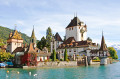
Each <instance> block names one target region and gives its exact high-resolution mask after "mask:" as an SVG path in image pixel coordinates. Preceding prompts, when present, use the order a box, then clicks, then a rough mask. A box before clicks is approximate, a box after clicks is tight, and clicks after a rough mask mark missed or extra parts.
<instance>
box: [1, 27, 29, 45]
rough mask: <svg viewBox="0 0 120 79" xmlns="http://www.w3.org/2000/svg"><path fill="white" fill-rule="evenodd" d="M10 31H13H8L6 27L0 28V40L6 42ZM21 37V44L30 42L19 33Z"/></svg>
mask: <svg viewBox="0 0 120 79" xmlns="http://www.w3.org/2000/svg"><path fill="white" fill-rule="evenodd" d="M11 31H13V30H12V29H9V28H7V27H2V26H0V39H3V40H5V41H6V40H7V39H8V37H9V34H10V32H11ZM19 33H21V32H19ZM21 36H22V38H23V39H24V42H23V43H27V44H28V43H29V42H30V37H29V36H27V35H26V34H24V33H21Z"/></svg>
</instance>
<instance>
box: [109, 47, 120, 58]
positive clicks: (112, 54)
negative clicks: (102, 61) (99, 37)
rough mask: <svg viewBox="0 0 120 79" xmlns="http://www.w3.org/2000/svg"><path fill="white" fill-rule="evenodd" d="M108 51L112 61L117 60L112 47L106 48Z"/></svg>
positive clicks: (115, 52)
mask: <svg viewBox="0 0 120 79" xmlns="http://www.w3.org/2000/svg"><path fill="white" fill-rule="evenodd" d="M108 51H109V53H110V56H111V57H112V58H113V59H118V55H117V51H116V50H115V49H114V48H113V47H108Z"/></svg>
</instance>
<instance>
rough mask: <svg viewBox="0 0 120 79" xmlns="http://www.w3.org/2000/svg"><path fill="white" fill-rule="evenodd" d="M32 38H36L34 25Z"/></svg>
mask: <svg viewBox="0 0 120 79" xmlns="http://www.w3.org/2000/svg"><path fill="white" fill-rule="evenodd" d="M31 38H36V37H35V33H34V27H33V30H32V35H31Z"/></svg>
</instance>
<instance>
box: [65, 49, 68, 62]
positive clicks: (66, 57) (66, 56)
mask: <svg viewBox="0 0 120 79" xmlns="http://www.w3.org/2000/svg"><path fill="white" fill-rule="evenodd" d="M67 59H68V55H67V49H65V52H64V61H66V60H67Z"/></svg>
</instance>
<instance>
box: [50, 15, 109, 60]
mask: <svg viewBox="0 0 120 79" xmlns="http://www.w3.org/2000/svg"><path fill="white" fill-rule="evenodd" d="M65 30H66V34H65V41H62V40H61V37H60V35H59V34H58V33H56V35H55V36H53V38H52V41H51V52H52V50H55V51H56V52H57V54H58V58H59V59H64V52H65V49H67V54H68V59H69V60H76V59H77V58H78V57H80V56H87V57H88V58H91V59H92V58H94V57H107V56H108V55H109V53H108V50H107V47H106V44H105V40H104V36H103V35H102V40H101V47H100V46H99V45H98V44H96V43H93V42H92V41H90V40H87V25H86V24H84V22H82V21H80V20H79V18H78V17H77V16H76V17H74V18H73V19H72V20H71V22H70V23H69V24H68V26H67V27H66V28H65Z"/></svg>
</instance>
